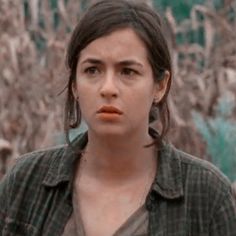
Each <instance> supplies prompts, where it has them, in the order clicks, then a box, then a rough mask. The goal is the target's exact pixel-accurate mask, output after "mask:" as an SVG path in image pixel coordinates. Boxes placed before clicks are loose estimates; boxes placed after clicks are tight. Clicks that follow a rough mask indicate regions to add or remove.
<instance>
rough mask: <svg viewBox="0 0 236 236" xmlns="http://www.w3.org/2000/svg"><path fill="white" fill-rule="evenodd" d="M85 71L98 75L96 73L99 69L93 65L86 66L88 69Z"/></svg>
mask: <svg viewBox="0 0 236 236" xmlns="http://www.w3.org/2000/svg"><path fill="white" fill-rule="evenodd" d="M84 72H85V73H86V74H89V75H96V74H98V73H99V70H98V68H97V67H95V66H92V67H88V68H86V69H85V70H84Z"/></svg>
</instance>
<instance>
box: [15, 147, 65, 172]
mask: <svg viewBox="0 0 236 236" xmlns="http://www.w3.org/2000/svg"><path fill="white" fill-rule="evenodd" d="M65 150H66V145H59V146H54V147H51V148H45V149H39V150H36V151H33V152H29V153H26V154H23V155H21V156H19V157H17V158H16V159H15V160H14V164H13V167H12V170H11V171H13V172H18V171H20V170H22V169H25V168H26V169H28V168H33V167H37V168H38V167H41V168H45V167H47V166H49V165H50V163H51V162H54V161H55V160H59V159H61V157H62V156H63V154H64V153H65ZM28 170H29V169H28Z"/></svg>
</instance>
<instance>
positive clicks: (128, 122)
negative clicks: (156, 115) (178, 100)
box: [74, 28, 165, 135]
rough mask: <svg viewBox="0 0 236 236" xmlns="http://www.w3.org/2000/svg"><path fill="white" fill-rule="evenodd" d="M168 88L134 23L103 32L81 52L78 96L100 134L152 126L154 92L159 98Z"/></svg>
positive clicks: (90, 123)
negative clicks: (158, 78) (158, 81)
mask: <svg viewBox="0 0 236 236" xmlns="http://www.w3.org/2000/svg"><path fill="white" fill-rule="evenodd" d="M164 92H165V86H159V85H158V84H156V83H154V78H153V72H152V68H151V65H150V64H149V62H148V52H147V49H146V46H145V44H144V43H143V41H142V40H141V39H140V38H139V37H138V35H137V34H136V33H135V31H133V30H132V29H130V28H125V29H119V30H116V31H114V32H112V33H111V34H109V35H106V36H103V37H100V38H98V39H96V40H94V41H92V42H91V43H90V44H88V45H87V47H85V48H84V49H83V50H82V51H81V53H80V57H79V61H78V65H77V72H76V83H75V85H74V95H75V96H77V97H78V101H79V105H80V109H81V114H82V117H83V119H84V120H85V121H86V123H87V125H88V128H89V130H90V131H93V132H95V133H96V134H100V135H109V134H110V135H129V134H131V133H132V132H138V131H141V132H143V131H147V129H148V119H149V112H150V109H151V105H152V103H153V100H154V97H156V98H157V99H159V100H160V99H161V97H162V96H163V95H164Z"/></svg>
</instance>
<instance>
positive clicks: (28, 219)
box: [0, 130, 236, 236]
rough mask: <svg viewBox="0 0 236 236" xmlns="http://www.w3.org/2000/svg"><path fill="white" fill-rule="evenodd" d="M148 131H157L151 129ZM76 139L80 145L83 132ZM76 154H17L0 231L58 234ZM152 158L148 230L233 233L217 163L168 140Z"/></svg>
mask: <svg viewBox="0 0 236 236" xmlns="http://www.w3.org/2000/svg"><path fill="white" fill-rule="evenodd" d="M150 134H151V135H152V136H155V135H157V133H156V132H155V131H154V130H150ZM75 143H76V146H77V147H79V148H80V149H83V148H84V147H85V145H86V143H87V135H86V134H84V135H81V136H80V137H79V138H78V140H77V141H76V142H75ZM79 157H80V156H79V155H78V154H75V153H74V152H73V151H72V150H71V149H70V148H68V147H67V146H61V147H56V148H52V149H48V150H44V151H36V152H33V153H29V154H26V155H24V156H23V157H22V158H20V159H19V161H18V162H17V164H16V165H15V166H14V168H13V169H12V170H11V171H10V172H9V173H8V174H7V175H6V176H5V178H4V179H3V180H2V181H1V183H0V235H2V236H11V235H14V236H17V235H18V236H39V235H42V236H59V235H61V234H62V232H63V229H64V226H65V225H66V223H67V221H68V219H69V217H70V215H71V213H72V211H73V209H72V190H73V188H72V186H73V173H74V167H75V166H76V165H75V162H76V161H78V160H79ZM157 158H158V169H157V175H156V178H155V181H154V182H153V185H152V188H151V189H150V192H149V194H148V196H147V198H146V207H147V210H148V212H149V226H148V232H149V234H148V235H150V236H164V235H165V236H236V203H235V199H234V198H233V195H232V189H231V186H230V183H229V181H228V180H227V178H226V177H224V176H223V175H222V174H221V173H220V172H219V171H218V169H217V168H216V167H214V166H213V165H212V164H210V163H209V162H207V161H203V160H200V159H197V158H195V157H192V156H190V155H188V154H186V153H183V152H181V151H179V150H177V149H175V148H174V147H172V146H171V145H168V144H165V145H164V146H163V148H162V149H160V150H159V151H158V154H157ZM94 210H95V211H96V209H94ZM101 217H102V216H101Z"/></svg>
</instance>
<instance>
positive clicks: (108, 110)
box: [97, 106, 123, 121]
mask: <svg viewBox="0 0 236 236" xmlns="http://www.w3.org/2000/svg"><path fill="white" fill-rule="evenodd" d="M97 114H98V118H99V119H101V120H103V121H115V120H117V119H119V118H120V116H121V115H122V114H123V112H122V111H121V110H119V109H118V108H116V107H114V106H102V107H101V108H100V109H99V110H98V111H97Z"/></svg>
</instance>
